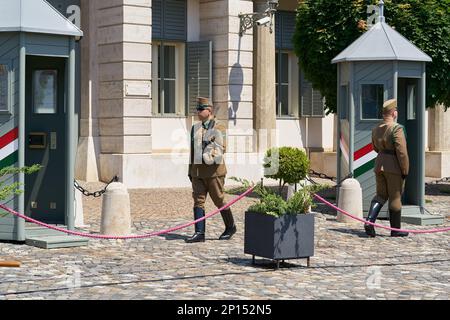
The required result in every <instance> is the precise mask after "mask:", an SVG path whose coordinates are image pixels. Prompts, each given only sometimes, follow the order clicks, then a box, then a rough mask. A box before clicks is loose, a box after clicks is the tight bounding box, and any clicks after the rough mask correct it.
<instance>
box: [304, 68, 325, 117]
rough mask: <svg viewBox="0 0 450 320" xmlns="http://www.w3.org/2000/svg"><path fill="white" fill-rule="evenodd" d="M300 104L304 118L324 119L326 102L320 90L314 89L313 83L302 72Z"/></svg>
mask: <svg viewBox="0 0 450 320" xmlns="http://www.w3.org/2000/svg"><path fill="white" fill-rule="evenodd" d="M300 104H301V113H300V114H301V116H302V117H314V118H323V117H324V116H325V112H324V100H323V97H322V95H321V94H320V91H319V90H316V89H314V88H313V86H312V84H311V82H309V81H308V80H307V79H305V77H304V73H303V72H301V79H300Z"/></svg>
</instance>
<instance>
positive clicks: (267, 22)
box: [239, 0, 278, 37]
mask: <svg viewBox="0 0 450 320" xmlns="http://www.w3.org/2000/svg"><path fill="white" fill-rule="evenodd" d="M277 7H278V0H269V1H267V10H266V11H264V12H263V13H259V12H253V13H241V14H239V19H240V27H239V36H241V37H242V36H243V35H244V33H245V30H248V29H250V28H253V27H254V26H255V25H257V26H269V27H270V33H272V32H273V15H274V13H275V12H276V11H277Z"/></svg>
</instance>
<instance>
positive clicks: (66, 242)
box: [25, 235, 89, 249]
mask: <svg viewBox="0 0 450 320" xmlns="http://www.w3.org/2000/svg"><path fill="white" fill-rule="evenodd" d="M88 242H89V240H88V239H86V238H81V237H74V236H67V235H59V236H54V235H53V236H40V237H33V238H27V239H25V244H27V245H29V246H33V247H38V248H42V249H56V248H71V247H81V246H86V245H87V244H88Z"/></svg>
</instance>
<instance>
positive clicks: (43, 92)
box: [33, 70, 58, 114]
mask: <svg viewBox="0 0 450 320" xmlns="http://www.w3.org/2000/svg"><path fill="white" fill-rule="evenodd" d="M57 79H58V71H57V70H35V71H34V72H33V111H34V113H35V114H56V113H57Z"/></svg>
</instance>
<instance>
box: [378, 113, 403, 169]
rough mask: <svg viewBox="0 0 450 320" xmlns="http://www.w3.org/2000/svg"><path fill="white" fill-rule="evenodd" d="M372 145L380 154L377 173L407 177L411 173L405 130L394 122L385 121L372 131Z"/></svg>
mask: <svg viewBox="0 0 450 320" xmlns="http://www.w3.org/2000/svg"><path fill="white" fill-rule="evenodd" d="M372 144H373V148H374V150H375V151H376V152H377V153H378V156H377V159H376V162H375V169H374V171H375V173H380V172H381V171H384V172H387V173H393V174H398V175H401V176H407V175H408V172H409V157H408V148H407V145H406V135H405V129H404V127H403V126H402V125H400V124H397V123H395V122H392V121H383V122H381V123H380V124H379V125H378V126H376V127H375V128H374V129H373V130H372Z"/></svg>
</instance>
